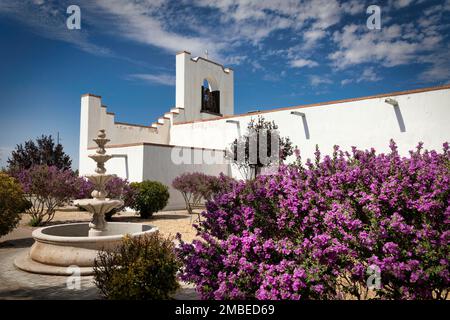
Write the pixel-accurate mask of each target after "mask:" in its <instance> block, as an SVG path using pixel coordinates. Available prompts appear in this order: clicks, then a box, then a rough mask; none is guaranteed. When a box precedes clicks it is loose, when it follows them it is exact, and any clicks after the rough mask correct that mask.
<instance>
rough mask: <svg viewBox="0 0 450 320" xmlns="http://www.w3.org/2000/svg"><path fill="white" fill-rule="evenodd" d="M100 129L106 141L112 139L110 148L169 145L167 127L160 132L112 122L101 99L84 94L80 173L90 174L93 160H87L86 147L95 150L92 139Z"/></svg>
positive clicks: (112, 116)
mask: <svg viewBox="0 0 450 320" xmlns="http://www.w3.org/2000/svg"><path fill="white" fill-rule="evenodd" d="M100 129H105V132H106V136H107V138H108V139H110V140H111V141H110V143H109V144H110V145H127V144H136V143H141V142H149V143H162V144H167V143H168V142H169V132H168V130H169V128H168V126H160V129H155V128H151V127H145V126H139V125H132V124H124V123H118V122H116V121H115V116H114V114H113V113H108V112H107V109H106V107H104V106H102V101H101V97H99V96H95V95H90V94H86V95H83V96H82V97H81V116H80V151H79V157H80V158H79V172H80V174H83V175H84V174H88V173H92V170H91V169H92V166H93V161H92V160H91V159H89V158H88V157H87V155H88V154H89V151H88V148H92V147H96V144H95V143H94V142H93V139H94V138H96V137H97V134H98V130H100ZM111 161H113V160H111ZM141 176H142V174H141Z"/></svg>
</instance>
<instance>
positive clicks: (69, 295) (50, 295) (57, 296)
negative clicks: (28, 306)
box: [0, 285, 101, 300]
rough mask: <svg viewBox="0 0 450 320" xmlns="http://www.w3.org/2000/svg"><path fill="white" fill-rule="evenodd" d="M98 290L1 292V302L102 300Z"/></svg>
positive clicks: (15, 290)
mask: <svg viewBox="0 0 450 320" xmlns="http://www.w3.org/2000/svg"><path fill="white" fill-rule="evenodd" d="M100 298H101V296H100V294H99V291H98V289H97V288H95V287H93V288H83V289H82V290H69V289H67V287H66V286H65V285H61V286H54V287H45V288H39V287H36V288H26V289H12V290H2V291H0V299H1V300H61V299H63V300H93V299H100Z"/></svg>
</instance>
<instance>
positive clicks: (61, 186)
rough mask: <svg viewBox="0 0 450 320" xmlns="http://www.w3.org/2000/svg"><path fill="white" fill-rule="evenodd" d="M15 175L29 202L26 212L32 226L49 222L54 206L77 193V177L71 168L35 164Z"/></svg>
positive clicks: (53, 212) (65, 201)
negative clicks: (29, 216)
mask: <svg viewBox="0 0 450 320" xmlns="http://www.w3.org/2000/svg"><path fill="white" fill-rule="evenodd" d="M16 176H17V179H18V181H19V182H20V184H21V186H22V190H23V192H24V195H25V198H26V200H27V201H29V203H30V205H29V206H28V208H27V210H26V212H27V213H28V214H30V215H31V220H30V224H31V225H33V226H40V225H44V224H46V223H48V222H50V221H51V220H52V219H53V217H54V215H55V212H56V208H57V207H60V206H63V205H64V204H66V203H67V202H68V201H70V200H71V199H72V198H73V197H74V196H75V195H76V193H77V187H76V186H77V178H76V177H75V175H74V174H73V172H72V171H71V170H64V169H58V168H57V167H55V166H47V165H35V166H32V167H31V168H30V169H23V170H20V171H19V172H18V173H17V174H16Z"/></svg>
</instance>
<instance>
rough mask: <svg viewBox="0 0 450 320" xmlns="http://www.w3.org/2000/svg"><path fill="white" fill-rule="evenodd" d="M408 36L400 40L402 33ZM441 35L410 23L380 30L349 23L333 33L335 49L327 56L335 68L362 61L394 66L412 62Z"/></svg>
mask: <svg viewBox="0 0 450 320" xmlns="http://www.w3.org/2000/svg"><path fill="white" fill-rule="evenodd" d="M405 34H406V35H408V37H409V38H408V39H403V35H405ZM440 40H441V36H439V35H436V36H435V37H432V38H429V37H426V36H425V34H423V33H421V32H420V31H414V30H411V25H396V24H394V25H391V26H389V27H386V28H382V29H381V30H380V31H371V30H367V29H366V28H365V27H364V26H358V25H355V24H351V25H348V26H345V27H344V28H343V30H342V32H339V31H336V32H335V33H334V34H333V41H334V42H335V43H336V44H337V46H338V50H337V51H335V52H333V53H331V54H330V55H329V58H330V59H331V61H332V62H333V64H334V66H335V67H336V68H337V69H343V68H346V67H348V66H351V65H357V64H361V63H367V62H370V63H381V65H383V66H386V67H393V66H398V65H404V64H408V63H413V62H415V61H416V59H417V56H418V55H419V54H420V53H423V52H426V51H430V50H433V49H434V47H435V45H436V43H437V42H439V41H440Z"/></svg>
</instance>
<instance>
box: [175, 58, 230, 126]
mask: <svg viewBox="0 0 450 320" xmlns="http://www.w3.org/2000/svg"><path fill="white" fill-rule="evenodd" d="M205 79H206V80H208V82H209V83H210V84H211V86H212V89H213V90H220V113H221V114H222V115H231V114H233V113H234V87H233V81H234V79H233V70H232V69H229V68H224V67H223V66H222V65H219V64H216V63H214V62H212V61H209V60H205V59H204V58H201V57H200V58H192V57H191V54H190V53H189V52H185V51H183V52H180V53H178V54H177V56H176V96H175V100H176V101H175V102H176V103H175V106H176V107H177V108H181V109H184V110H183V111H184V112H181V113H180V114H179V115H177V116H176V117H175V118H174V121H175V122H184V121H192V120H198V119H210V118H215V117H217V116H214V115H211V114H207V113H202V112H200V109H201V101H202V100H201V87H202V85H203V81H204V80H205Z"/></svg>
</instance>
